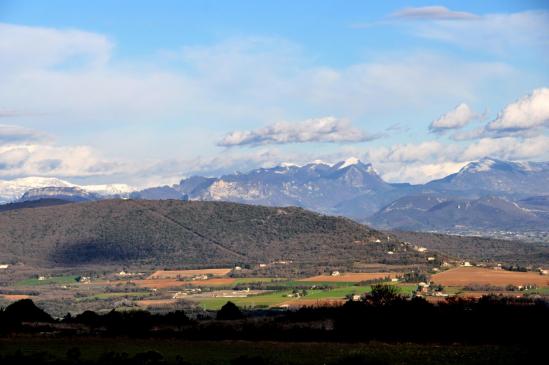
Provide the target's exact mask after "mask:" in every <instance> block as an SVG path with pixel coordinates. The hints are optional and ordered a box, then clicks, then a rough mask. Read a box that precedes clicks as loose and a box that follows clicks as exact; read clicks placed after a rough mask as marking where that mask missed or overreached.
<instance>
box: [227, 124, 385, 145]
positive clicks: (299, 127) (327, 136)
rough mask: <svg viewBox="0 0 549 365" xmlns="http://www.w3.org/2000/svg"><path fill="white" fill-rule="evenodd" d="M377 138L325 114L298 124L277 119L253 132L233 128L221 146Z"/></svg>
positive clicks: (345, 141)
mask: <svg viewBox="0 0 549 365" xmlns="http://www.w3.org/2000/svg"><path fill="white" fill-rule="evenodd" d="M375 138H377V136H373V135H369V134H366V132H364V131H362V130H360V129H358V128H355V127H353V126H352V124H351V123H350V122H349V121H348V120H345V119H339V118H335V117H323V118H313V119H307V120H305V121H303V122H299V123H289V122H278V123H275V124H272V125H269V126H267V127H264V128H260V129H256V130H253V131H234V132H231V133H229V134H227V135H225V136H224V137H223V138H222V139H221V141H219V142H218V146H222V147H232V146H246V145H252V146H257V145H265V144H286V143H305V142H327V143H349V142H365V141H370V140H372V139H375Z"/></svg>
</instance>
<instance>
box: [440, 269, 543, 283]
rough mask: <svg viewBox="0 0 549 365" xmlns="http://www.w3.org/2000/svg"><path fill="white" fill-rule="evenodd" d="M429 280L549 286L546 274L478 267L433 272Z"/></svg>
mask: <svg viewBox="0 0 549 365" xmlns="http://www.w3.org/2000/svg"><path fill="white" fill-rule="evenodd" d="M431 280H432V281H434V282H435V283H437V284H441V285H444V286H465V285H493V286H506V285H517V286H518V285H527V284H534V285H537V286H540V287H547V286H549V276H547V275H539V274H538V273H535V272H515V271H505V270H494V269H486V268H479V267H458V268H455V269H451V270H447V271H444V272H441V273H438V274H435V275H433V276H432V278H431Z"/></svg>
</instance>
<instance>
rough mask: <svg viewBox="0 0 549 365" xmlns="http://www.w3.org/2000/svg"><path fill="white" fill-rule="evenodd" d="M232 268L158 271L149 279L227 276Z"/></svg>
mask: <svg viewBox="0 0 549 365" xmlns="http://www.w3.org/2000/svg"><path fill="white" fill-rule="evenodd" d="M231 271H232V268H223V269H198V270H158V271H155V272H154V273H152V274H151V275H150V276H149V277H148V279H178V278H191V277H195V276H200V275H212V276H225V275H227V274H228V273H230V272H231Z"/></svg>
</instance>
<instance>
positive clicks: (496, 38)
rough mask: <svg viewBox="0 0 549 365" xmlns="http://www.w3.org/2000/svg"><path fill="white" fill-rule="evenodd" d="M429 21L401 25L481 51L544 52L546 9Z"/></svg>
mask: <svg viewBox="0 0 549 365" xmlns="http://www.w3.org/2000/svg"><path fill="white" fill-rule="evenodd" d="M430 20H431V21H424V22H413V23H408V24H403V25H405V26H407V27H411V30H412V32H413V33H415V34H416V35H418V36H420V37H425V38H430V39H434V40H438V41H443V42H447V43H452V44H456V45H459V46H461V47H467V48H474V49H477V50H480V51H483V52H484V51H490V52H498V53H501V52H512V51H513V50H515V51H516V50H517V49H524V48H528V47H531V48H534V49H536V51H539V50H542V51H543V52H545V53H547V51H548V46H549V41H548V39H547V33H548V32H549V12H547V11H524V12H518V13H509V14H486V15H479V16H477V17H470V18H468V19H467V18H462V19H460V20H459V21H454V20H452V19H446V20H445V19H441V18H436V17H435V18H431V19H430Z"/></svg>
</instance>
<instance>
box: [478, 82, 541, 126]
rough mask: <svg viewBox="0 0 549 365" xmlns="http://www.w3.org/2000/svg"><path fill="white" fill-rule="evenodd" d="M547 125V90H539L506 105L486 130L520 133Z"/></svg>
mask: <svg viewBox="0 0 549 365" xmlns="http://www.w3.org/2000/svg"><path fill="white" fill-rule="evenodd" d="M548 125H549V88H540V89H536V90H534V91H533V92H532V93H531V94H529V95H526V96H524V97H522V98H520V99H519V100H517V101H515V102H513V103H511V104H509V105H507V106H506V107H505V108H504V109H503V110H502V111H501V112H500V113H499V114H498V116H497V118H496V119H495V120H493V121H492V122H490V123H489V124H488V126H487V128H488V129H489V130H493V131H521V130H526V129H532V128H539V127H543V126H548Z"/></svg>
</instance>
